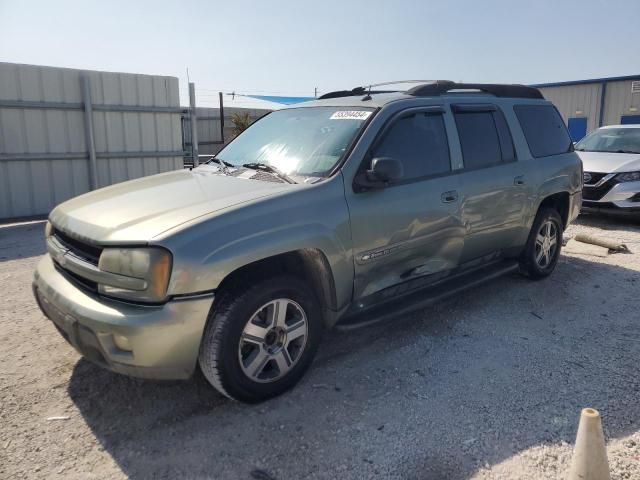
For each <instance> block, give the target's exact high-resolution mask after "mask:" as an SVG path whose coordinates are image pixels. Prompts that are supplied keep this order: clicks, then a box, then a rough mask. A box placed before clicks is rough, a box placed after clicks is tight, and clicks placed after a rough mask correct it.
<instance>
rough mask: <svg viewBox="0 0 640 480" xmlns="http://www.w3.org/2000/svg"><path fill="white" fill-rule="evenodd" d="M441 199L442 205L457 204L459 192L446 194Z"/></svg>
mask: <svg viewBox="0 0 640 480" xmlns="http://www.w3.org/2000/svg"><path fill="white" fill-rule="evenodd" d="M440 199H441V200H442V203H451V202H455V201H456V200H458V192H456V191H455V190H451V191H449V192H444V193H443V194H442V195H440Z"/></svg>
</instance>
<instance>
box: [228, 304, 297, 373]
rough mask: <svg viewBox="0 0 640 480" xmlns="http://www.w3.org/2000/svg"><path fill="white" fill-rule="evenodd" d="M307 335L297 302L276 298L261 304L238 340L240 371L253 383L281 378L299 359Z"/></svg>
mask: <svg viewBox="0 0 640 480" xmlns="http://www.w3.org/2000/svg"><path fill="white" fill-rule="evenodd" d="M307 335H308V323H307V316H306V314H305V312H304V310H303V309H302V307H301V306H300V305H299V304H298V303H296V302H294V301H293V300H291V299H288V298H279V299H276V300H272V301H270V302H268V303H266V304H264V305H263V306H262V307H260V308H259V309H258V310H257V311H256V312H255V313H254V314H253V315H252V316H251V318H250V319H249V321H248V322H247V324H246V325H245V327H244V329H243V331H242V335H241V337H240V344H239V347H238V358H239V360H240V366H241V368H242V371H243V372H244V374H245V375H246V376H247V377H249V378H250V379H251V380H253V381H254V382H260V383H268V382H274V381H276V380H279V379H281V378H282V377H284V376H285V375H286V374H287V373H288V372H289V371H290V370H291V369H292V368H293V367H294V366H295V364H296V363H297V362H298V360H300V357H301V356H302V353H303V352H304V347H305V344H306V342H307Z"/></svg>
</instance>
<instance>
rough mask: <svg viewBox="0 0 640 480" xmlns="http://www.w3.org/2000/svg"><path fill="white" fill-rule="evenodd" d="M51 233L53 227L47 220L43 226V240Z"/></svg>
mask: <svg viewBox="0 0 640 480" xmlns="http://www.w3.org/2000/svg"><path fill="white" fill-rule="evenodd" d="M52 233H53V225H51V222H50V221H49V220H47V223H45V224H44V238H49V237H50V236H51V234H52Z"/></svg>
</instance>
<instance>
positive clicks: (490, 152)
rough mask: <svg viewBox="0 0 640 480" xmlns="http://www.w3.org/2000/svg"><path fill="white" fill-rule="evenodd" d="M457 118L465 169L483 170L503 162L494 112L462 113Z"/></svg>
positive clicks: (457, 114)
mask: <svg viewBox="0 0 640 480" xmlns="http://www.w3.org/2000/svg"><path fill="white" fill-rule="evenodd" d="M455 117H456V125H457V127H458V136H459V137H460V146H461V147H462V157H463V160H464V166H465V168H481V167H486V166H489V165H495V164H497V163H500V162H502V152H501V150H500V138H499V137H498V130H497V129H496V124H495V122H494V120H493V112H460V113H456V114H455Z"/></svg>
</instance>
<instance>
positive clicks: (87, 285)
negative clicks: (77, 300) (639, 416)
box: [53, 260, 98, 293]
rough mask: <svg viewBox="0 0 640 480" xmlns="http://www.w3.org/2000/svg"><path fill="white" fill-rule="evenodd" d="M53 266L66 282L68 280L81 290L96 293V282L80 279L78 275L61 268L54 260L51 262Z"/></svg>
mask: <svg viewBox="0 0 640 480" xmlns="http://www.w3.org/2000/svg"><path fill="white" fill-rule="evenodd" d="M53 266H54V267H55V269H56V270H57V271H58V272H60V273H61V274H62V275H63V276H64V277H65V278H66V279H67V280H69V281H70V282H71V283H73V284H74V285H76V286H77V287H80V288H81V289H83V290H89V291H90V292H94V293H95V292H97V291H98V284H97V283H96V282H93V281H91V280H88V279H86V278H84V277H81V276H80V275H78V274H76V273H74V272H72V271H70V270H67V269H66V268H63V267H62V266H60V265H59V264H58V263H57V262H56V261H55V260H54V262H53Z"/></svg>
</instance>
